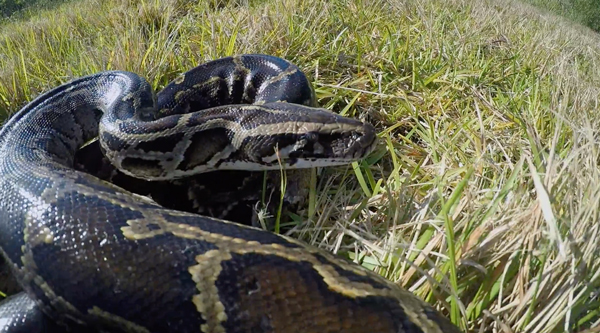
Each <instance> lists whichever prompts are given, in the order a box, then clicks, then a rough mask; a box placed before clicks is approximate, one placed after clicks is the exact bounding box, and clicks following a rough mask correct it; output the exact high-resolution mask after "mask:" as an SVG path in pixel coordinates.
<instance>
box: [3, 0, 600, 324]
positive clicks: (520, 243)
mask: <svg viewBox="0 0 600 333" xmlns="http://www.w3.org/2000/svg"><path fill="white" fill-rule="evenodd" d="M80 3H81V5H80V6H73V5H69V6H64V7H60V6H59V7H57V8H55V9H53V10H52V11H41V12H39V13H38V14H37V15H33V16H32V17H30V18H29V19H27V21H14V22H7V23H4V24H3V25H2V26H0V114H2V115H3V116H7V115H9V114H10V113H12V112H15V111H16V110H18V109H19V108H20V107H21V106H22V105H24V104H25V103H26V102H27V101H29V100H31V99H32V98H34V97H35V96H36V95H37V94H39V93H41V92H43V91H45V90H48V89H50V88H52V87H55V86H57V85H59V84H61V83H63V82H66V81H68V80H69V79H71V78H73V77H77V76H82V75H86V74H90V73H94V72H98V71H102V70H107V69H123V70H130V71H134V72H137V73H139V74H141V75H143V76H145V77H147V78H148V79H149V80H150V82H151V83H152V84H153V85H154V86H155V87H156V88H157V89H159V88H161V87H163V86H164V85H165V84H166V83H167V82H169V80H171V79H173V78H174V77H175V76H176V75H177V74H178V73H180V72H183V71H186V70H187V69H190V68H192V67H194V66H196V65H197V64H199V63H203V62H205V61H208V60H211V59H215V58H220V57H223V56H228V55H232V54H240V53H267V54H272V55H276V56H280V57H284V58H286V59H289V60H291V61H292V62H294V63H296V64H297V65H299V66H300V67H301V68H302V69H303V70H304V71H305V72H306V73H307V75H308V76H309V77H310V78H311V79H312V80H313V83H314V85H315V88H316V92H317V94H318V97H319V102H320V103H321V105H322V106H324V107H326V108H328V109H331V110H333V111H336V112H340V113H344V114H346V115H348V116H352V117H357V118H360V119H363V120H366V121H369V122H371V123H373V124H375V125H376V126H377V128H378V130H379V137H380V145H379V147H378V149H377V150H376V151H375V152H374V153H373V154H372V155H371V156H370V157H369V158H367V159H366V160H365V161H362V162H360V163H356V164H354V165H352V166H348V167H341V168H335V169H327V170H325V171H324V172H325V175H324V176H323V175H322V176H321V177H320V178H319V180H318V181H316V182H313V184H314V188H312V189H311V191H310V193H311V198H310V200H309V201H310V202H311V205H310V207H309V209H308V213H307V214H306V216H301V217H300V218H301V220H302V221H303V222H304V223H300V224H299V225H298V226H296V227H295V228H294V229H292V231H290V234H291V235H292V236H294V237H298V238H301V239H303V240H305V241H307V242H309V243H312V244H314V245H316V246H320V247H322V248H325V249H328V250H330V251H333V252H337V253H338V254H340V255H342V256H347V257H349V258H351V259H353V260H356V261H357V262H360V263H361V264H362V265H363V266H365V267H368V268H370V269H372V270H374V271H376V272H378V273H379V274H381V275H383V276H385V277H386V278H388V279H390V280H392V281H395V282H397V283H398V284H399V285H402V286H404V287H405V288H407V289H408V290H410V291H412V292H414V293H415V294H416V295H418V296H419V297H421V298H423V299H425V300H426V301H428V302H430V303H432V304H434V305H435V306H436V307H437V308H438V309H439V310H440V311H441V312H442V313H444V314H445V315H447V316H448V317H449V318H451V320H452V321H453V322H454V323H456V324H457V325H458V326H460V327H461V328H463V329H465V330H469V331H472V332H480V331H481V332H511V331H513V332H562V331H571V332H575V331H583V330H586V329H589V330H590V331H596V332H597V331H598V330H599V324H600V315H599V313H598V312H599V310H598V309H599V308H600V301H599V299H598V296H597V295H598V292H599V291H600V273H599V272H600V255H599V254H600V250H599V249H600V230H599V228H600V212H599V210H598V207H599V202H600V168H599V162H600V161H599V160H598V158H599V153H598V152H599V151H600V146H599V143H598V135H597V133H598V131H597V128H599V126H598V125H599V123H600V115H599V113H598V105H599V102H600V101H599V96H600V64H599V61H598V59H600V57H599V55H600V37H599V36H598V35H596V34H593V33H591V31H590V30H589V29H584V28H582V27H579V26H574V25H571V24H570V23H568V22H566V21H563V20H561V19H560V18H558V17H555V16H552V15H550V14H548V13H542V12H538V11H536V9H534V8H533V7H530V6H526V5H523V4H521V3H519V2H516V1H511V0H497V1H491V0H489V1H467V0H452V1H437V0H420V1H417V0H407V1H400V0H386V1H378V0H344V1H342V0H331V1H319V2H307V1H300V0H284V1H275V0H265V1H251V2H248V1H229V2H227V1H221V2H218V3H217V2H216V1H199V2H198V3H196V2H188V1H182V0H181V1H177V0H168V1H167V0H164V1H163V0H161V1H158V0H152V1H143V2H141V3H138V2H137V1H129V2H121V1H92V0H81V2H80Z"/></svg>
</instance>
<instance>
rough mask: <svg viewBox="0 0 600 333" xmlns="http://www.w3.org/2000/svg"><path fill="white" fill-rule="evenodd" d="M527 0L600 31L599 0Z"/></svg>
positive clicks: (526, 0)
mask: <svg viewBox="0 0 600 333" xmlns="http://www.w3.org/2000/svg"><path fill="white" fill-rule="evenodd" d="M525 2H527V3H530V4H532V5H535V6H537V7H540V8H543V9H546V10H549V11H551V12H553V13H556V14H558V15H561V16H564V17H567V18H569V19H571V20H573V21H574V22H577V23H579V24H582V25H585V26H586V27H588V28H590V29H592V30H594V31H596V32H600V3H599V2H598V0H525Z"/></svg>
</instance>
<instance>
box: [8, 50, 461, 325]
mask: <svg viewBox="0 0 600 333" xmlns="http://www.w3.org/2000/svg"><path fill="white" fill-rule="evenodd" d="M156 100H157V101H156ZM290 100H292V101H303V102H300V103H299V104H291V103H285V102H283V103H282V102H281V101H290ZM313 103H314V99H313V95H312V92H311V88H310V85H309V83H308V81H307V80H306V78H305V76H304V75H303V74H302V73H301V72H300V71H299V70H298V68H297V67H295V66H293V65H291V64H290V63H288V62H287V61H284V60H282V59H278V58H275V57H270V56H263V55H244V56H238V57H233V58H225V59H221V60H217V61H214V62H210V63H207V64H205V65H202V66H199V67H197V68H195V69H193V70H191V71H189V72H187V73H185V74H184V75H182V76H181V77H179V78H177V79H176V80H175V81H174V82H173V83H171V84H170V85H168V86H167V87H166V88H165V89H164V90H162V91H161V92H160V93H158V98H157V99H156V98H155V97H154V94H153V92H152V90H151V88H150V87H149V84H148V83H147V82H146V81H145V80H144V79H142V78H140V77H139V76H137V75H136V74H133V73H129V72H119V71H111V72H102V73H99V74H95V75H91V76H87V77H83V78H80V79H77V80H74V81H72V82H70V83H67V84H64V85H62V86H60V87H58V88H55V89H53V90H51V91H49V92H47V93H45V94H43V95H41V96H40V97H38V98H37V99H35V100H34V101H32V102H31V103H29V104H28V105H27V106H25V107H24V108H23V109H22V110H20V111H19V112H18V113H17V114H15V115H14V116H13V117H12V118H11V119H10V120H9V121H8V122H7V123H6V124H5V125H4V126H3V128H2V129H1V130H0V175H1V176H0V252H1V253H2V257H3V258H4V260H5V261H6V262H7V264H8V265H9V266H10V268H11V270H12V273H13V274H14V276H15V278H16V280H17V281H18V283H19V285H20V286H21V287H22V288H23V290H24V293H21V294H17V295H15V296H12V297H10V298H8V299H7V300H5V301H4V302H3V303H2V305H0V332H12V333H14V332H205V333H225V332H227V333H242V332H244V333H251V332H252V333H267V332H269V333H276V332H279V333H283V332H288V333H295V332H297V333H300V332H302V333H310V332H314V333H327V332H329V333H334V332H335V333H338V332H339V333H341V332H348V333H417V332H459V331H458V329H457V328H456V327H455V326H453V325H452V324H451V323H450V322H449V321H448V320H447V319H446V318H444V317H443V316H442V315H440V314H439V313H438V312H436V311H435V310H434V309H433V308H431V307H430V306H429V305H427V304H426V303H424V302H423V301H421V300H420V299H418V298H417V297H415V296H414V295H413V294H411V293H409V292H407V291H405V290H403V289H401V288H399V287H398V286H397V285H395V284H393V283H391V282H389V281H387V280H385V279H383V278H382V277H380V276H378V275H376V274H373V273H371V272H369V271H367V270H365V269H363V268H362V267H360V266H358V265H356V264H354V263H350V262H347V261H344V260H341V259H339V258H337V257H335V256H334V255H332V254H330V253H328V252H325V251H322V250H320V249H317V248H314V247H311V246H308V245H306V244H304V243H302V242H299V241H296V240H294V239H290V238H288V237H284V236H281V235H277V234H273V233H269V232H265V231H262V230H259V229H255V228H252V227H246V226H242V225H240V224H236V223H233V222H229V221H224V220H218V219H213V218H209V217H205V216H200V215H196V214H192V213H187V212H181V211H176V210H170V209H167V208H164V207H161V206H160V205H158V204H156V203H155V202H154V201H152V200H150V199H148V198H143V197H141V196H138V195H134V194H132V193H130V192H128V191H126V190H124V189H122V188H120V187H118V186H116V185H114V184H110V183H108V182H105V181H103V180H100V179H98V178H97V177H95V176H93V175H90V174H87V173H84V172H81V171H77V170H75V169H74V167H73V165H74V159H75V153H76V151H77V150H78V148H79V147H81V146H83V145H84V144H85V143H86V142H89V141H90V140H92V139H94V138H95V137H99V142H100V146H101V147H102V150H103V152H104V153H105V154H106V155H107V156H108V157H109V158H110V159H111V161H112V162H113V163H114V164H115V165H116V166H117V167H118V168H119V169H120V170H121V171H122V172H123V173H125V174H128V175H133V176H135V177H141V178H144V179H147V180H152V179H154V180H162V179H169V177H175V178H177V177H185V176H187V175H189V174H192V173H195V172H206V171H211V170H220V169H238V168H240V169H250V170H257V169H274V168H279V164H280V163H281V164H282V165H283V166H284V167H285V168H294V167H309V166H312V165H335V164H342V163H348V162H350V161H353V160H357V159H360V158H362V157H364V155H365V154H367V153H368V152H369V151H370V150H371V149H372V147H373V145H374V140H375V136H374V130H373V128H372V126H370V125H366V124H363V123H361V122H359V121H356V120H353V119H349V118H345V117H341V116H338V115H335V114H332V113H330V112H328V111H326V110H323V109H318V108H313V107H309V106H307V105H313ZM239 104H247V105H239ZM302 104H304V105H302ZM195 110H201V111H198V112H192V113H188V112H189V111H195ZM224 181H225V180H224Z"/></svg>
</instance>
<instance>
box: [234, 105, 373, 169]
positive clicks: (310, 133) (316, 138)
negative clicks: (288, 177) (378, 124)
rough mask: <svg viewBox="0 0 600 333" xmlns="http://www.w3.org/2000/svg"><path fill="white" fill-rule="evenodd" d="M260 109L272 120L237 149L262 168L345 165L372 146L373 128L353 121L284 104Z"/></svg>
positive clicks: (321, 111) (318, 110) (265, 106)
mask: <svg viewBox="0 0 600 333" xmlns="http://www.w3.org/2000/svg"><path fill="white" fill-rule="evenodd" d="M261 108H264V109H271V108H272V110H273V111H272V113H271V116H270V119H273V121H270V122H269V125H264V126H263V127H262V128H260V129H258V128H257V129H252V130H250V131H249V132H253V131H254V132H255V133H256V135H253V134H249V135H248V139H247V142H245V144H242V147H241V148H242V150H243V151H244V152H245V154H246V155H247V156H248V157H249V159H250V160H254V161H256V162H258V163H259V164H263V166H275V167H279V165H280V164H281V165H282V166H284V167H287V168H294V169H298V168H310V167H321V166H331V165H340V164H347V163H350V162H353V161H356V160H359V159H361V158H364V157H366V156H367V155H368V154H369V153H370V152H371V151H372V150H373V148H374V146H375V142H376V134H375V128H374V127H373V126H372V125H370V124H366V123H363V122H360V121H358V120H356V119H352V118H347V117H343V116H340V115H338V114H335V113H332V112H330V111H328V110H325V109H321V108H312V107H305V106H299V105H296V104H288V103H269V104H265V105H263V106H261ZM266 126H268V128H269V130H266V131H265V129H266V128H267V127H266ZM265 132H270V133H271V134H270V135H264V134H262V133H265ZM258 133H261V134H258Z"/></svg>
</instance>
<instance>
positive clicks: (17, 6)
mask: <svg viewBox="0 0 600 333" xmlns="http://www.w3.org/2000/svg"><path fill="white" fill-rule="evenodd" d="M68 1H71V0H0V21H2V20H6V19H9V18H13V17H22V16H27V15H28V14H30V13H32V12H34V11H36V10H39V9H49V8H52V7H55V6H57V5H60V4H63V3H65V2H68Z"/></svg>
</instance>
